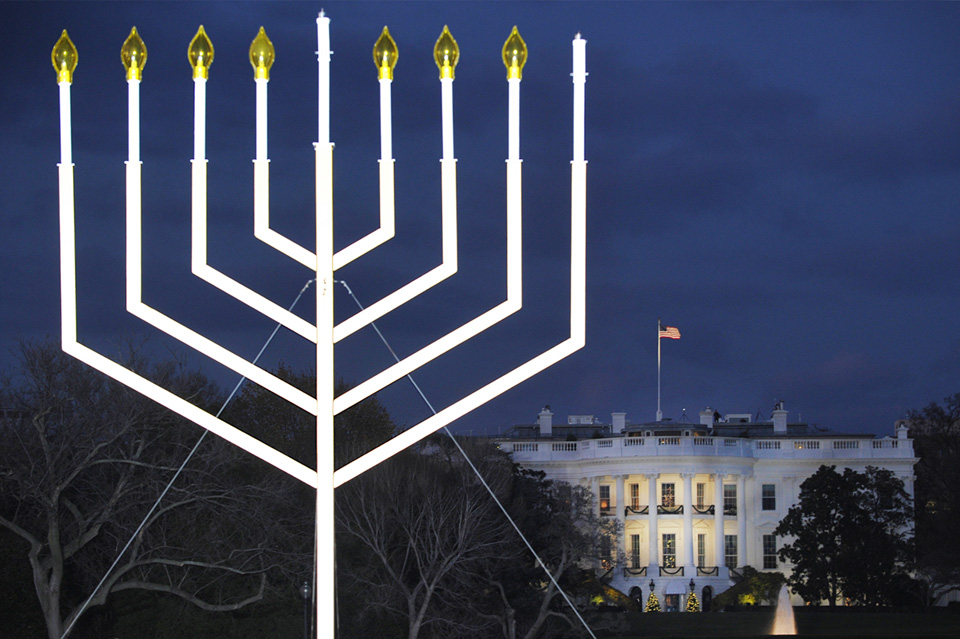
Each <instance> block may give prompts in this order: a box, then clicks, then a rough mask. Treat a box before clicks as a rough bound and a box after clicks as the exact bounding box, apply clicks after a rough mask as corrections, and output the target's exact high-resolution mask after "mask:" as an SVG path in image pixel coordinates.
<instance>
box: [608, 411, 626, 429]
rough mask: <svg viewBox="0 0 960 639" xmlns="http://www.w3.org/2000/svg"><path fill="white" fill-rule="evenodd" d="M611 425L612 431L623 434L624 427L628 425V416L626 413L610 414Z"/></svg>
mask: <svg viewBox="0 0 960 639" xmlns="http://www.w3.org/2000/svg"><path fill="white" fill-rule="evenodd" d="M610 419H611V421H610V425H611V426H612V428H611V430H612V431H613V432H614V433H622V432H623V427H624V426H626V425H627V414H626V413H611V414H610Z"/></svg>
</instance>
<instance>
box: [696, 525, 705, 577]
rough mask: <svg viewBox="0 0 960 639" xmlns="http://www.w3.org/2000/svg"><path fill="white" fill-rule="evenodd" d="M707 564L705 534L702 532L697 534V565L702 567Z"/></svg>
mask: <svg viewBox="0 0 960 639" xmlns="http://www.w3.org/2000/svg"><path fill="white" fill-rule="evenodd" d="M706 565H707V536H706V534H704V533H700V534H698V535H697V567H698V568H703V567H705V566H706Z"/></svg>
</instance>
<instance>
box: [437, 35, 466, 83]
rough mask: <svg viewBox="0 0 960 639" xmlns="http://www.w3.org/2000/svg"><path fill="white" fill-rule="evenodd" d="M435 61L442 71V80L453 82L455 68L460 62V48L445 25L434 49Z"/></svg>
mask: <svg viewBox="0 0 960 639" xmlns="http://www.w3.org/2000/svg"><path fill="white" fill-rule="evenodd" d="M433 59H434V60H435V61H436V63H437V67H438V68H439V69H440V79H441V80H443V79H444V78H450V79H451V80H452V79H453V77H454V76H453V71H454V68H455V67H456V66H457V62H459V61H460V47H458V46H457V41H456V40H454V39H453V35H452V34H451V33H450V29H448V28H447V25H443V32H442V33H441V34H440V37H439V38H437V44H435V45H434V47H433Z"/></svg>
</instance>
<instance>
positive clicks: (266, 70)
mask: <svg viewBox="0 0 960 639" xmlns="http://www.w3.org/2000/svg"><path fill="white" fill-rule="evenodd" d="M317 52H318V86H319V91H318V140H319V141H318V142H317V143H316V144H315V145H314V149H315V157H316V184H315V187H316V250H315V252H311V251H310V250H309V249H306V248H304V247H302V246H300V245H299V244H297V243H296V242H294V241H292V240H290V239H288V238H286V237H284V236H282V235H281V234H279V233H277V232H276V231H274V230H272V229H271V228H270V220H269V160H268V159H267V84H268V82H269V79H270V67H271V65H272V64H273V59H274V48H273V44H272V43H271V42H270V40H269V38H268V37H267V35H266V33H265V32H264V30H263V28H261V29H260V32H259V33H258V34H257V36H256V38H255V39H254V41H253V43H252V44H251V46H250V61H251V64H252V65H253V68H254V78H255V81H256V159H254V204H253V206H254V235H255V237H257V238H258V239H260V240H261V241H263V242H265V243H266V244H268V245H269V246H271V247H273V248H274V249H276V250H277V251H280V252H281V253H283V254H284V255H286V256H288V257H289V258H291V259H293V260H295V261H297V262H299V263H301V264H303V265H304V266H306V267H308V268H310V269H315V271H316V282H317V300H316V302H317V307H316V325H313V324H310V323H309V322H307V321H305V320H303V319H302V318H300V317H298V316H297V315H295V314H293V313H292V312H290V311H288V310H286V309H284V308H282V307H280V306H278V305H277V304H275V303H274V302H272V301H270V300H268V299H266V298H265V297H263V296H262V295H260V294H258V293H256V292H254V291H252V290H250V289H249V288H247V287H246V286H244V285H242V284H240V283H238V282H237V281H235V280H234V279H232V278H230V277H229V276H227V275H225V274H223V273H221V272H220V271H218V270H217V269H215V268H213V267H212V266H210V265H209V264H207V255H206V250H207V249H206V246H207V224H206V206H207V160H206V149H205V140H206V84H207V79H208V76H209V69H210V64H211V63H212V62H213V56H214V50H213V45H212V43H211V42H210V39H209V38H208V37H207V34H206V33H205V32H204V29H203V27H202V26H201V27H200V28H199V30H198V31H197V34H196V35H195V36H194V38H193V40H192V41H191V43H190V46H189V49H188V54H189V57H190V62H191V65H192V67H193V80H194V156H193V160H192V176H191V177H192V188H191V209H192V237H191V241H192V251H191V263H192V270H193V273H194V274H195V275H197V276H198V277H200V278H202V279H204V280H205V281H207V282H208V283H210V284H211V285H213V286H215V287H217V288H218V289H220V290H222V291H224V292H225V293H227V294H229V295H231V296H232V297H234V298H236V299H237V300H240V301H241V302H243V303H245V304H247V305H249V306H250V307H251V308H254V309H256V310H257V311H259V312H260V313H262V314H263V315H266V316H267V317H270V318H271V319H273V320H274V321H276V322H278V323H279V324H281V325H283V326H284V327H286V328H288V329H289V330H291V331H293V332H294V333H296V334H297V335H300V336H301V337H303V338H304V339H307V340H310V341H311V342H314V343H315V344H316V371H317V389H316V397H312V396H310V395H309V394H307V393H304V392H303V391H301V390H299V389H297V388H295V387H293V386H292V385H291V384H289V383H287V382H285V381H283V380H281V379H279V378H278V377H276V376H275V375H273V374H271V373H270V372H268V371H266V370H264V369H262V368H260V367H258V366H256V365H255V364H253V363H252V362H250V361H248V360H246V359H244V358H243V357H241V356H239V355H237V354H235V353H233V352H231V351H230V350H228V349H226V348H224V347H222V346H220V345H219V344H217V343H215V342H213V341H211V340H210V339H207V338H206V337H204V336H202V335H200V334H198V333H196V332H195V331H193V330H191V329H189V328H187V327H186V326H184V325H182V324H180V323H179V322H177V321H175V320H173V319H172V318H170V317H169V316H167V315H165V314H164V313H162V312H161V311H159V310H157V309H155V308H152V307H151V306H148V305H147V304H145V303H144V302H143V299H142V294H141V293H142V291H141V280H142V275H141V248H142V237H141V191H140V188H141V176H140V173H141V170H140V169H141V160H140V82H141V79H142V72H143V68H144V64H145V63H146V60H147V49H146V46H145V45H144V42H143V40H142V39H141V38H140V36H139V35H138V34H137V30H136V28H134V29H133V30H132V31H131V32H130V36H129V37H128V38H127V40H126V42H125V43H124V45H123V48H122V49H121V59H122V61H123V65H124V67H125V69H126V77H127V87H128V159H127V162H126V225H127V229H126V231H127V235H126V282H127V284H126V304H127V310H128V311H129V312H130V313H132V314H133V315H135V316H136V317H138V318H140V319H141V320H143V321H145V322H147V323H148V324H151V325H152V326H154V327H156V328H157V329H159V330H161V331H164V332H165V333H167V334H169V335H171V336H173V337H174V338H176V339H177V340H179V341H181V342H182V343H184V344H186V345H188V346H190V347H191V348H193V349H196V350H197V351H199V352H200V353H203V354H204V355H205V356H207V357H210V358H211V359H213V360H215V361H217V362H219V363H220V364H222V365H224V366H226V367H228V368H230V369H232V370H234V371H236V372H237V373H239V374H240V375H243V376H244V377H246V378H248V379H250V380H252V381H253V382H255V383H257V384H259V385H261V386H263V387H264V388H266V389H269V390H270V391H272V392H274V393H276V394H277V395H279V396H281V397H283V398H284V399H286V400H287V401H289V402H291V403H292V404H295V405H296V406H299V407H300V408H302V409H303V410H306V411H309V412H310V413H311V414H314V415H316V417H317V469H316V470H315V471H314V470H312V469H310V468H308V467H306V466H304V465H303V464H301V463H299V462H297V461H295V460H293V459H291V458H290V457H288V456H286V455H284V454H283V453H280V452H278V451H276V450H274V449H272V448H270V447H269V446H267V445H265V444H264V443H262V442H260V441H258V440H257V439H255V438H253V437H251V436H249V435H247V434H246V433H244V432H243V431H241V430H239V429H237V428H235V427H234V426H231V425H230V424H228V423H226V422H225V421H223V420H221V419H219V418H218V417H216V416H214V415H212V414H210V413H207V412H206V411H204V410H202V409H200V408H198V407H197V406H194V405H193V404H191V403H189V402H187V401H186V400H184V399H182V398H180V397H178V396H177V395H175V394H173V393H172V392H170V391H168V390H166V389H164V388H162V387H160V386H158V385H156V384H154V383H153V382H151V381H149V380H147V379H145V378H144V377H142V376H140V375H138V374H137V373H135V372H133V371H131V370H129V369H128V368H126V367H124V366H122V365H120V364H118V363H117V362H115V361H113V360H111V359H109V358H107V357H105V356H103V355H101V354H100V353H98V352H96V351H94V350H93V349H91V348H89V347H87V346H84V345H83V344H81V343H79V342H78V340H77V296H76V241H75V222H74V185H73V159H72V135H71V116H70V87H71V84H72V81H73V72H74V69H75V68H76V65H77V49H76V47H75V46H74V44H73V43H72V42H71V41H70V38H69V36H68V35H67V32H66V30H64V32H63V34H62V35H61V37H60V39H59V40H58V41H57V44H56V45H55V46H54V49H53V53H52V59H53V65H54V68H55V69H56V70H57V82H58V84H59V88H60V164H59V165H58V169H59V182H60V279H61V317H62V329H61V331H62V337H61V339H62V345H63V350H64V351H65V352H67V353H69V354H71V355H72V356H74V357H76V358H78V359H80V360H82V361H83V362H85V363H87V364H89V365H90V366H92V367H94V368H96V369H98V370H100V371H102V372H103V373H105V374H107V375H109V376H110V377H112V378H114V379H115V380H117V381H119V382H121V383H123V384H125V385H127V386H129V387H131V388H133V389H135V390H137V391H138V392H140V393H143V394H144V395H146V396H147V397H150V398H151V399H153V400H154V401H156V402H158V403H160V404H162V405H163V406H166V407H167V408H169V409H171V410H173V411H174V412H176V413H178V414H180V415H182V416H183V417H185V418H187V419H189V420H191V421H193V422H195V423H197V424H199V425H200V426H202V427H204V428H206V429H208V430H209V431H211V432H213V433H215V434H217V435H219V436H221V437H223V438H224V439H227V440H228V441H230V442H232V443H234V444H236V445H237V446H239V447H241V448H242V449H244V450H246V451H248V452H250V453H252V454H253V455H256V456H257V457H259V458H260V459H263V460H264V461H266V462H268V463H270V464H272V465H273V466H275V467H277V468H278V469H280V470H282V471H283V472H286V473H288V474H290V475H292V476H293V477H296V478H297V479H299V480H301V481H303V482H305V483H307V484H309V485H310V486H313V487H314V488H316V491H317V504H316V507H317V510H316V523H317V534H316V540H317V542H316V548H315V551H316V562H317V565H316V571H317V572H316V574H317V588H316V589H315V592H316V605H317V610H316V618H317V619H318V620H327V622H330V621H331V620H333V619H334V618H335V616H334V608H333V606H334V542H333V539H334V536H333V533H334V517H333V513H334V509H333V498H334V489H335V487H337V486H339V485H341V484H343V483H344V482H346V481H349V480H350V479H352V478H354V477H356V476H357V475H359V474H361V473H363V472H364V471H366V470H368V469H370V468H371V467H373V466H375V465H376V464H378V463H380V462H382V461H384V460H385V459H387V458H389V457H390V456H392V455H394V454H396V453H398V452H399V451H401V450H403V449H404V448H407V447H408V446H410V445H411V444H414V443H416V442H418V441H419V440H421V439H422V438H424V437H426V436H427V435H429V434H430V433H433V432H434V431H436V430H438V429H439V428H442V427H443V426H446V425H447V424H449V423H450V422H452V421H453V420H455V419H457V418H459V417H461V416H463V415H465V414H466V413H468V412H469V411H471V410H473V409H474V408H476V407H478V406H480V405H482V404H484V403H485V402H487V401H489V400H491V399H493V398H494V397H496V396H498V395H500V394H501V393H503V392H505V391H506V390H508V389H510V388H512V387H513V386H516V385H517V384H519V383H520V382H522V381H524V380H526V379H528V378H529V377H531V376H533V375H536V374H537V373H539V372H540V371H542V370H543V369H545V368H547V367H549V366H551V365H552V364H554V363H556V362H558V361H560V360H561V359H563V358H564V357H566V356H568V355H569V354H571V353H573V352H574V351H576V350H578V349H580V348H582V347H583V345H584V338H585V332H586V331H585V279H586V277H585V275H586V261H585V254H586V251H585V249H586V161H585V160H584V85H585V83H586V75H587V73H586V41H585V40H583V39H581V38H580V35H579V34H577V36H576V38H575V39H574V40H573V73H572V76H573V160H572V162H571V196H570V197H571V238H570V242H571V246H570V253H571V263H570V270H571V283H570V337H569V338H568V339H566V340H564V341H562V342H561V343H559V344H557V345H555V346H554V347H552V348H550V349H548V350H546V351H544V352H542V353H541V354H539V355H537V356H535V357H533V358H531V359H529V360H528V361H526V362H525V363H523V364H521V365H519V366H517V367H516V368H514V369H513V370H511V371H509V372H507V373H505V374H503V375H501V376H500V377H498V378H496V379H494V380H492V381H490V382H489V383H487V384H486V385H484V386H482V387H480V388H478V389H477V390H475V391H473V392H472V393H470V394H468V395H466V396H465V397H463V398H462V399H460V400H459V401H456V402H454V403H453V404H451V405H450V406H447V407H446V408H444V409H442V410H440V411H439V412H437V413H435V414H434V415H433V416H431V417H429V418H428V419H425V420H423V421H422V422H420V423H419V424H417V425H415V426H413V427H412V428H409V429H407V430H405V431H404V432H402V433H400V434H399V435H397V436H396V437H394V438H393V439H391V440H390V441H388V442H386V443H384V444H382V445H381V446H379V447H377V448H375V449H374V450H372V451H370V452H368V453H366V454H365V455H363V456H361V457H359V458H358V459H356V460H354V461H353V462H351V463H349V464H347V465H345V466H343V467H342V468H340V469H338V470H336V471H334V460H333V450H334V442H333V418H334V415H336V414H339V413H340V412H342V411H344V410H346V409H347V408H349V407H350V406H353V405H354V404H356V403H358V402H360V401H362V400H363V399H365V398H367V397H369V396H370V395H372V394H374V393H376V392H377V391H379V390H381V389H383V388H384V387H386V386H387V385H389V384H391V383H393V382H395V381H397V380H399V379H400V378H402V377H404V376H406V375H408V374H409V373H411V372H412V371H414V370H416V369H418V368H419V367H421V366H423V365H424V364H426V363H428V362H430V361H432V360H434V359H435V358H437V357H439V356H441V355H442V354H444V353H446V352H448V351H450V350H451V349H453V348H455V347H456V346H458V345H460V344H461V343H463V342H464V341H466V340H469V339H471V338H473V337H475V336H476V335H478V334H479V333H481V332H482V331H485V330H486V329H488V328H490V327H491V326H494V325H495V324H497V323H499V322H500V321H502V320H503V319H504V318H506V317H508V316H509V315H511V314H513V313H515V312H517V311H518V310H519V309H520V308H521V296H522V289H521V266H522V258H521V228H522V224H521V188H520V185H521V182H520V178H521V161H520V81H521V76H522V69H523V66H524V63H525V62H526V57H527V49H526V45H525V44H524V42H523V39H522V38H521V37H520V34H519V33H518V32H517V29H516V27H514V29H513V31H512V32H511V34H510V37H509V38H508V39H507V41H506V43H505V44H504V47H503V59H504V64H505V65H506V67H507V82H508V95H509V102H508V109H509V131H508V154H507V204H506V208H507V240H506V242H507V295H506V299H505V300H504V301H503V302H501V303H500V304H498V305H496V306H495V307H493V308H491V309H490V310H488V311H486V312H484V313H482V314H480V315H478V316H477V317H475V318H474V319H472V320H471V321H469V322H467V323H465V324H463V325H462V326H460V327H458V328H456V329H455V330H453V331H451V332H450V333H448V334H446V335H444V336H442V337H440V338H439V339H437V340H435V341H434V342H432V343H431V344H429V345H427V346H425V347H423V348H421V349H420V350H418V351H416V352H415V353H413V354H411V355H409V356H407V357H405V358H403V359H401V360H399V361H398V362H397V363H396V364H394V365H392V366H390V367H389V368H387V369H385V370H383V371H381V372H380V373H378V374H376V375H374V376H372V377H371V378H370V379H368V380H366V381H365V382H363V383H361V384H359V385H357V386H355V387H354V388H352V389H351V390H349V391H347V392H345V393H343V394H341V395H340V396H338V397H336V398H334V396H333V389H334V379H335V378H334V370H333V369H334V364H333V363H334V345H335V344H336V343H337V342H339V341H340V340H342V339H344V338H346V337H347V336H349V335H352V334H353V333H355V332H356V331H358V330H359V329H361V328H363V327H365V326H367V325H369V324H371V323H372V322H374V321H376V320H377V319H378V318H380V317H382V316H384V315H385V314H387V313H389V312H391V311H392V310H394V309H396V308H398V307H399V306H401V305H403V304H405V303H407V302H408V301H410V300H411V299H413V298H414V297H416V296H417V295H419V294H420V293H423V292H424V291H426V290H428V289H430V288H432V287H433V286H435V285H436V284H438V283H439V282H441V281H442V280H444V279H446V278H448V277H450V276H451V275H453V274H454V273H456V271H457V230H456V225H457V200H456V159H455V158H454V154H453V80H454V69H455V67H456V64H457V62H458V58H459V49H458V47H457V43H456V41H455V40H454V39H453V36H452V35H451V34H450V31H449V30H448V29H447V27H444V29H443V32H442V34H441V35H440V38H439V39H438V40H437V44H436V46H435V48H434V57H435V59H436V63H437V66H438V67H439V69H440V87H441V100H442V103H441V106H442V116H441V119H442V143H443V148H442V158H441V160H440V171H441V174H440V178H441V220H442V256H443V259H442V263H441V265H440V266H437V267H436V268H434V269H432V270H430V271H428V272H427V273H425V274H423V275H421V276H420V277H418V278H416V279H414V280H413V281H411V282H409V283H408V284H406V285H404V286H402V287H400V288H399V289H398V290H396V291H394V292H393V293H391V294H389V295H387V296H386V297H384V298H383V299H381V300H379V301H378V302H376V303H375V304H372V305H370V306H368V307H367V308H365V309H364V310H362V311H360V312H358V313H356V314H354V315H353V316H351V317H349V318H348V319H346V320H344V321H342V322H340V323H339V324H334V320H333V318H334V314H333V288H334V278H333V273H334V271H336V270H337V269H339V268H341V267H343V266H344V265H346V264H348V263H350V262H352V261H353V260H356V259H358V258H359V257H361V256H363V255H365V254H366V253H368V252H370V251H371V250H373V249H374V248H376V247H377V246H379V245H381V244H383V243H384V242H386V241H387V240H389V239H390V238H392V237H393V235H394V178H393V175H394V160H393V157H392V155H393V151H392V131H391V127H392V123H391V102H390V95H391V93H390V92H391V83H392V80H393V68H394V65H395V64H396V61H397V47H396V44H395V43H394V41H393V39H392V38H391V37H390V34H389V32H388V30H387V28H386V27H384V29H383V33H382V34H381V36H380V38H379V39H378V40H377V43H376V45H375V46H374V60H375V62H376V65H377V68H378V75H379V82H380V150H381V157H380V225H379V228H377V229H376V230H375V231H373V232H371V233H369V234H368V235H366V236H365V237H363V238H361V239H359V240H357V241H356V242H354V243H352V244H350V245H349V246H347V247H345V248H343V249H341V250H339V251H334V248H333V144H332V143H331V142H330V121H329V113H330V108H329V97H330V74H329V69H330V53H331V51H330V19H329V18H328V17H326V16H325V15H324V14H323V12H321V13H320V15H319V17H318V18H317ZM329 630H330V629H329V628H327V631H326V632H323V633H321V630H320V624H318V627H317V636H318V637H319V636H322V635H326V634H328V633H329Z"/></svg>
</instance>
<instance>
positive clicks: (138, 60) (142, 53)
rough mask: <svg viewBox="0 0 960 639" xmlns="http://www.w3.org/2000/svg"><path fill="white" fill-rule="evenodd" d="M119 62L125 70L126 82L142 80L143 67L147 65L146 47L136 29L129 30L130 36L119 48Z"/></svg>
mask: <svg viewBox="0 0 960 639" xmlns="http://www.w3.org/2000/svg"><path fill="white" fill-rule="evenodd" d="M120 62H122V63H123V68H124V69H126V70H127V80H142V79H143V65H145V64H146V63H147V45H145V44H144V43H143V40H142V39H141V38H140V34H139V33H137V28H136V27H134V28H132V29H130V35H128V36H127V39H126V41H124V43H123V47H121V48H120Z"/></svg>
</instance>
